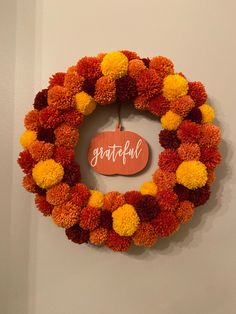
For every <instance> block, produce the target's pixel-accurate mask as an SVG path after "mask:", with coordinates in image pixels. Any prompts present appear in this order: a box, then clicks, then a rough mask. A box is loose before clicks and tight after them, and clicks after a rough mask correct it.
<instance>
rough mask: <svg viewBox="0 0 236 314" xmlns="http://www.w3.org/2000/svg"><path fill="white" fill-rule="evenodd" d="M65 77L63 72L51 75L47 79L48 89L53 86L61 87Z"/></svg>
mask: <svg viewBox="0 0 236 314" xmlns="http://www.w3.org/2000/svg"><path fill="white" fill-rule="evenodd" d="M65 75H66V74H65V73H64V72H57V73H55V74H53V75H52V76H51V77H50V78H49V86H48V88H52V87H53V86H56V85H59V86H63V84H64V80H65Z"/></svg>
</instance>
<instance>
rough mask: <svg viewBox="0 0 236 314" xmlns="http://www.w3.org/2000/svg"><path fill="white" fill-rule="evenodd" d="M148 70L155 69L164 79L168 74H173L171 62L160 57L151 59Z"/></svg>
mask: <svg viewBox="0 0 236 314" xmlns="http://www.w3.org/2000/svg"><path fill="white" fill-rule="evenodd" d="M149 68H150V69H155V70H156V71H157V74H158V75H159V76H160V77H161V78H164V77H165V76H167V75H169V74H174V64H173V62H172V61H171V60H170V59H168V58H166V57H162V56H159V57H154V58H152V59H151V61H150V64H149Z"/></svg>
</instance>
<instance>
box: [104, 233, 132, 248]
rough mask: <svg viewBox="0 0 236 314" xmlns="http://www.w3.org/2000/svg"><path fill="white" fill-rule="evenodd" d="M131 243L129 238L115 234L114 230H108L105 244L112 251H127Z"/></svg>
mask: <svg viewBox="0 0 236 314" xmlns="http://www.w3.org/2000/svg"><path fill="white" fill-rule="evenodd" d="M130 245H131V238H130V237H124V236H120V235H119V234H117V233H116V232H115V231H114V230H110V231H109V232H108V236H107V241H106V246H107V247H109V248H110V249H111V250H112V251H114V252H127V251H128V249H129V248H130Z"/></svg>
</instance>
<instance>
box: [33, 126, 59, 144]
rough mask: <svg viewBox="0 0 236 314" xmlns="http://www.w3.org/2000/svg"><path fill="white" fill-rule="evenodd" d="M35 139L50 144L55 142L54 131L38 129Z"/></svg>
mask: <svg viewBox="0 0 236 314" xmlns="http://www.w3.org/2000/svg"><path fill="white" fill-rule="evenodd" d="M37 139H38V140H39V141H44V142H46V143H52V144H54V142H55V134H54V129H45V128H42V127H41V128H39V130H38V133H37Z"/></svg>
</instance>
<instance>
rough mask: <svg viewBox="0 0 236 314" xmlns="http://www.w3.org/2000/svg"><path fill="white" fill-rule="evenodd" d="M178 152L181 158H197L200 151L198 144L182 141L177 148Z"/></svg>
mask: <svg viewBox="0 0 236 314" xmlns="http://www.w3.org/2000/svg"><path fill="white" fill-rule="evenodd" d="M178 154H179V157H180V158H181V159H182V160H199V158H200V155H201V151H200V147H199V146H198V144H195V143H183V144H181V145H180V147H179V148H178Z"/></svg>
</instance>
